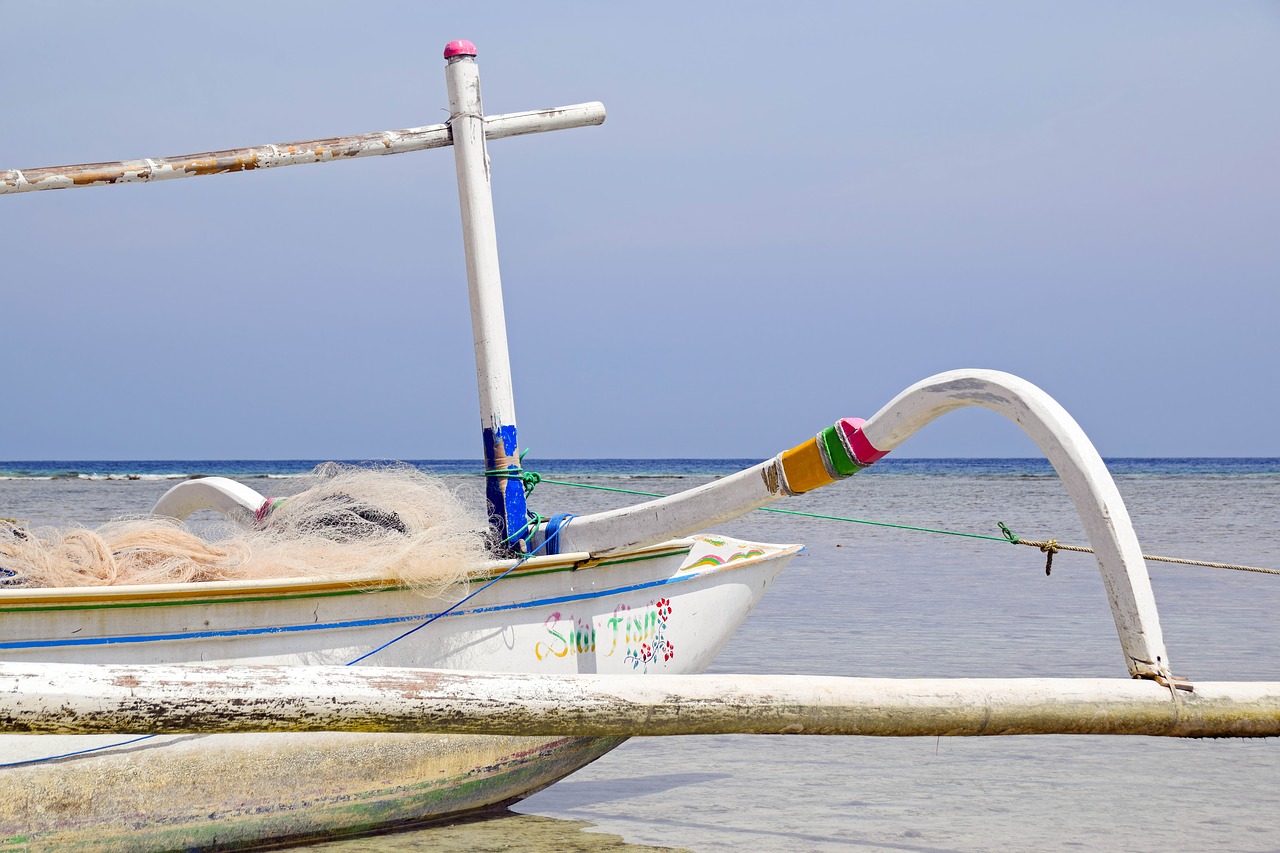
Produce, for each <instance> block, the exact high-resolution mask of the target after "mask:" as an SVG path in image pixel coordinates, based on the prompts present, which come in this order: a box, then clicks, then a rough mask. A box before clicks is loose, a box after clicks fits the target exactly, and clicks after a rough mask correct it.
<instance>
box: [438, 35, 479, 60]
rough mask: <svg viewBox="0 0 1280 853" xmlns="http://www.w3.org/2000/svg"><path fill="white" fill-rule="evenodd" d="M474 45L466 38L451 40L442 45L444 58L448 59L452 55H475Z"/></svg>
mask: <svg viewBox="0 0 1280 853" xmlns="http://www.w3.org/2000/svg"><path fill="white" fill-rule="evenodd" d="M475 55H476V46H475V45H474V44H472V43H471V42H469V41H467V40H466V39H459V40H458V41H451V42H449V43H448V44H446V45H445V46H444V58H445V59H449V58H451V57H454V56H475Z"/></svg>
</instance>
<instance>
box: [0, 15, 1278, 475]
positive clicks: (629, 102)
mask: <svg viewBox="0 0 1280 853" xmlns="http://www.w3.org/2000/svg"><path fill="white" fill-rule="evenodd" d="M0 21H2V22H3V24H2V26H3V31H4V34H5V35H4V39H3V45H2V46H0V80H2V81H3V86H4V91H5V98H4V102H5V107H4V111H3V120H2V121H0V168H30V167H35V166H45V165H60V164H65V163H81V162H93V161H101V160H114V159H125V158H131V157H145V156H164V155H173V154H184V153H190V152H196V151H203V150H208V149H211V148H224V147H234V146H243V145H256V144H262V143H267V142H280V141H289V140H297V139H308V138H314V137H321V136H330V135H339V134H350V133H360V132H366V131H373V130H383V129H393V128H403V127H411V126H416V125H423V124H432V123H437V122H441V121H444V119H445V118H446V117H447V110H446V105H447V99H446V94H445V89H444V79H443V78H444V75H443V68H444V62H443V59H442V58H441V49H442V47H443V45H444V44H445V43H446V42H447V41H449V40H451V39H455V38H469V39H471V40H473V41H474V42H476V44H477V45H478V46H479V49H480V57H479V61H480V68H481V75H482V79H483V81H484V92H485V107H486V111H487V112H491V113H498V112H511V111H516V110H522V109H531V108H536V107H544V106H553V105H560V104H570V103H576V102H581V101H588V100H601V101H604V102H605V104H606V106H607V107H608V109H609V118H608V121H607V122H606V123H605V124H604V125H603V126H602V127H599V128H590V129H583V130H575V131H567V132H563V133H557V134H548V135H544V136H541V137H525V138H521V139H514V140H505V141H500V142H495V143H493V144H492V145H491V147H490V153H491V155H492V158H493V173H494V181H495V196H496V204H497V215H498V230H499V241H500V246H501V250H502V264H503V278H504V287H505V291H506V300H507V310H508V320H509V323H510V325H511V341H512V350H513V353H512V354H513V359H514V362H515V368H514V369H515V378H516V400H517V413H518V416H519V425H520V430H521V438H522V444H523V445H524V446H527V447H530V448H532V451H533V456H534V457H604V456H622V457H625V456H735V457H736V456H741V457H757V458H763V457H765V456H768V455H772V454H773V453H776V452H777V451H779V450H782V449H784V448H786V447H789V446H791V445H793V444H795V443H797V442H798V441H800V440H802V439H804V438H806V437H808V436H810V435H812V434H813V433H814V432H816V431H817V430H819V429H821V428H822V427H823V426H826V425H829V424H830V423H832V422H834V421H835V420H836V419H837V418H839V417H846V416H863V417H865V416H868V415H870V414H871V413H873V412H874V411H875V410H877V409H878V408H879V407H880V406H881V405H883V404H884V403H885V402H886V401H887V400H888V399H889V398H891V397H892V396H893V395H894V394H896V393H897V392H898V391H900V390H901V389H902V388H904V387H905V386H907V385H909V384H911V383H913V382H915V381H916V380H918V379H921V378H923V377H924V376H926V375H929V374H931V373H934V372H937V371H940V370H946V369H950V368H955V367H991V368H998V369H1002V370H1007V371H1010V372H1012V373H1017V374H1019V375H1022V376H1025V377H1026V378H1028V379H1030V380H1031V381H1033V382H1036V383H1037V384H1039V385H1040V386H1041V387H1043V388H1045V389H1046V390H1047V391H1048V392H1049V393H1051V394H1053V395H1054V396H1055V397H1057V398H1058V400H1059V401H1061V402H1062V403H1063V405H1065V406H1066V407H1067V409H1068V410H1069V411H1071V412H1072V413H1073V414H1074V415H1075V416H1076V418H1077V419H1078V420H1079V421H1080V422H1081V424H1082V425H1083V426H1084V428H1085V430H1086V431H1087V432H1088V433H1089V434H1090V435H1091V436H1092V437H1093V439H1094V441H1095V442H1096V444H1097V445H1098V447H1099V449H1100V450H1101V451H1102V453H1103V454H1104V455H1109V456H1177V455H1201V454H1204V455H1269V456H1276V455H1280V429H1278V428H1277V416H1278V414H1280V405H1278V404H1277V399H1276V398H1277V393H1278V389H1277V382H1276V379H1275V376H1276V373H1277V368H1278V367H1280V335H1277V332H1276V325H1277V313H1278V309H1280V286H1278V285H1280V236H1278V232H1280V3H1275V2H1268V3H1248V2H1230V3H1205V2H1197V3H1183V2H1168V0H1160V2H1125V3H1114V2H1071V3H1034V2H1021V0H1018V2H1003V3H993V2H963V3H961V2H957V3H922V2H888V0H882V2H876V3H867V2H849V3H838V4H837V3H832V4H829V5H819V4H813V3H803V2H801V3H789V4H786V10H785V11H783V4H778V3H769V4H762V3H742V2H739V3H733V4H728V3H725V4H716V5H707V4H693V3H653V2H650V3H644V4H639V3H635V4H621V3H574V4H549V3H483V4H481V3H470V4H451V6H450V7H445V6H444V5H443V4H425V3H368V4H365V5H362V6H360V7H359V9H358V11H355V7H354V6H352V5H351V4H336V3H335V4H331V5H328V6H326V5H325V4H323V3H319V4H318V3H315V2H308V3H293V2H276V3H263V4H255V5H253V6H252V7H247V6H244V5H239V6H236V5H224V6H222V7H220V10H219V7H217V6H210V5H209V4H207V3H200V4H196V3H159V2H156V3H105V2H99V3H70V2H66V3H57V4H52V3H37V2H19V0H2V2H0ZM452 170H453V160H452V156H451V155H450V153H449V152H448V151H431V152H423V153H419V154H412V155H405V156H402V157H390V158H375V159H372V160H362V161H357V162H348V163H343V164H335V165H323V166H306V167H294V168H289V169H282V170H279V171H275V172H262V173H256V174H241V175H232V176H226V177H220V178H202V179H195V180H187V181H174V182H170V183H163V184H156V185H151V186H125V187H113V188H103V189H87V190H77V191H61V192H52V193H36V194H29V195H19V196H8V197H5V198H2V199H0V235H3V237H2V241H0V255H2V258H3V264H4V271H3V273H0V275H3V278H2V279H0V295H2V296H3V303H2V305H0V312H3V317H4V323H3V333H2V334H0V375H3V377H4V381H5V385H6V387H7V391H6V393H5V395H4V406H3V415H2V416H0V458H4V459H46V458H53V459H83V458H125V459H128V458H228V457H244V458H279V457H287V458H315V457H320V458H350V457H357V458H371V457H394V458H440V457H448V458H452V457H458V458H466V457H471V456H478V453H479V439H478V430H479V426H478V424H479V416H478V413H477V410H476V391H475V380H474V373H473V367H474V363H473V359H472V349H471V343H470V325H469V321H468V319H467V300H466V286H465V276H464V272H463V261H462V248H461V239H460V235H459V225H458V213H457V203H456V190H455V184H454V179H453V172H452ZM1032 450H1033V448H1031V446H1030V445H1029V443H1027V442H1026V440H1025V439H1023V438H1021V434H1020V433H1019V432H1018V431H1017V430H1016V428H1014V427H1013V426H1011V425H1009V424H1007V423H1005V422H1004V421H1002V419H1000V418H998V417H997V416H995V415H991V414H989V413H985V412H984V413H961V414H959V415H952V416H948V417H947V418H944V419H943V420H941V421H939V422H937V423H935V424H934V425H933V426H932V427H931V428H930V429H928V430H926V431H925V432H924V433H922V434H921V435H920V436H918V437H917V438H916V439H914V440H913V441H911V442H908V443H907V444H906V445H905V446H904V447H903V448H902V450H901V451H899V454H900V455H923V456H949V455H956V456H998V455H1030V454H1031V453H1032Z"/></svg>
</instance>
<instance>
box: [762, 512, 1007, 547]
mask: <svg viewBox="0 0 1280 853" xmlns="http://www.w3.org/2000/svg"><path fill="white" fill-rule="evenodd" d="M760 512H776V513H780V514H782V515H802V516H804V517H805V518H818V519H822V520H824V521H847V522H849V523H850V524H869V525H872V526H873V527H892V528H894V529H896V530H915V531H917V532H920V533H941V534H942V535H944V536H964V537H966V538H968V539H989V540H991V541H992V542H1004V541H1005V540H1004V539H1002V538H1001V537H999V536H985V535H983V534H981V533H961V532H960V531H958V530H938V529H937V528H934V527H914V526H912V525H910V524H890V523H889V522H887V521H867V520H866V519H863V518H845V517H844V516H840V515H822V514H821V513H816V512H799V511H797V510H794V509H776V508H774V507H771V506H762V507H760Z"/></svg>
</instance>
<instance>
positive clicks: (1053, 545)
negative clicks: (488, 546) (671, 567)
mask: <svg viewBox="0 0 1280 853" xmlns="http://www.w3.org/2000/svg"><path fill="white" fill-rule="evenodd" d="M528 452H529V451H527V450H526V451H525V453H528ZM520 458H521V459H523V458H524V454H523V453H522V454H520ZM483 476H486V477H509V478H513V479H519V480H520V481H521V482H523V483H524V493H525V497H526V498H527V497H528V496H529V494H530V493H531V492H532V491H533V489H534V486H536V485H538V484H539V483H547V484H549V485H552V486H569V487H571V488H574V489H594V490H595V491H598V492H617V493H618V494H623V495H636V496H638V497H642V498H665V497H669V495H664V494H660V493H658V492H641V491H637V490H635V489H619V488H617V487H615V486H596V485H592V484H590V483H573V482H570V481H568V480H547V479H544V478H543V477H540V476H539V475H538V474H536V473H534V472H533V471H519V470H507V471H485V472H484V474H483ZM758 511H759V512H776V513H778V514H779V515H799V516H803V517H804V518H816V519H819V520H822V521H843V522H845V523H848V524H866V525H870V526H872V527H889V528H893V529H894V530H911V531H915V532H917V533H937V534H940V535H942V536H961V537H964V538H966V539H986V540H987V541H990V542H1008V543H1009V544H1010V545H1029V546H1031V547H1033V548H1039V549H1040V550H1041V551H1042V552H1044V553H1045V554H1046V555H1047V559H1046V564H1045V574H1049V572H1050V571H1051V570H1052V567H1053V555H1054V554H1055V553H1057V552H1058V551H1059V550H1063V551H1078V552H1081V553H1085V554H1092V553H1093V549H1092V548H1082V547H1080V546H1078V545H1062V544H1060V543H1059V542H1058V540H1056V539H1050V540H1048V541H1047V542H1039V541H1035V540H1031V539H1021V538H1019V536H1018V534H1016V533H1014V532H1013V531H1012V530H1010V529H1009V527H1008V526H1007V525H1006V524H1005V523H1004V522H1003V521H998V522H996V523H997V524H998V525H999V526H1000V532H1001V533H1002V534H1003V535H1002V536H987V535H985V534H982V533H962V532H960V531H958V530H939V529H938V528H935V527H916V526H915V525H911V524H892V523H890V522H888V521H868V520H867V519H865V518H848V517H846V516H842V515H824V514H823V513H818V512H801V511H799V510H794V509H777V508H775V507H770V506H762V507H759V508H758ZM530 516H531V517H533V518H535V519H536V520H535V521H534V523H535V525H536V524H540V523H542V522H544V521H546V519H545V518H543V517H541V516H537V515H536V514H535V513H532V512H530ZM536 529H537V528H536V527H535V530H536ZM1142 557H1143V559H1145V560H1155V561H1158V562H1162V563H1180V564H1182V565H1189V566H1207V567H1209V568H1213V569H1234V570H1236V571H1245V572H1260V573H1263V574H1269V575H1271V574H1275V575H1280V570H1277V569H1264V568H1259V567H1257V566H1242V565H1237V564H1235V563H1212V562H1207V561H1203V560H1184V559H1180V558H1177V557H1160V556H1156V555H1152V554H1143V555H1142Z"/></svg>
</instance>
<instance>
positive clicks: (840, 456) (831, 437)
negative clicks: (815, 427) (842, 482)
mask: <svg viewBox="0 0 1280 853" xmlns="http://www.w3.org/2000/svg"><path fill="white" fill-rule="evenodd" d="M818 437H819V438H820V439H821V440H822V447H823V450H824V451H826V456H827V459H829V460H830V461H831V467H832V468H834V469H835V473H836V474H837V475H838V476H841V477H848V476H849V475H850V474H856V473H858V472H859V471H861V470H862V466H861V465H859V464H858V463H857V462H855V461H853V458H852V457H851V456H850V455H849V453H848V451H846V450H845V449H844V442H843V441H841V440H840V434H839V433H838V432H837V431H836V428H835V427H833V426H829V427H827V428H826V429H824V430H823V431H822V432H821V433H819V435H818Z"/></svg>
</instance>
